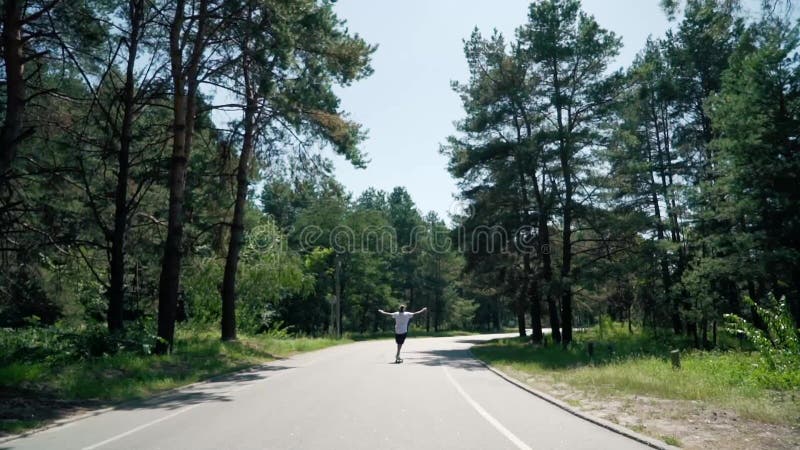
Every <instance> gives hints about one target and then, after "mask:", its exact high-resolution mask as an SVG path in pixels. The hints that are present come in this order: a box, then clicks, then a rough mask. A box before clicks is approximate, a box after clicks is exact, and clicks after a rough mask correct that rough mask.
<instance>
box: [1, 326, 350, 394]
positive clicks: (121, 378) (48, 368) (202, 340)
mask: <svg viewBox="0 0 800 450" xmlns="http://www.w3.org/2000/svg"><path fill="white" fill-rule="evenodd" d="M344 342H350V341H348V340H333V339H325V338H307V337H296V338H294V337H272V336H243V337H241V338H240V339H239V340H237V341H233V342H222V341H220V340H219V336H218V335H217V334H216V333H210V332H199V331H193V330H179V331H178V334H177V336H176V342H175V348H174V351H173V353H172V354H170V355H165V356H156V355H147V354H142V353H135V352H124V351H123V352H118V353H116V354H113V355H105V356H98V357H89V358H80V359H74V360H71V361H64V360H55V361H42V362H34V361H11V362H8V361H6V363H5V364H3V365H2V366H0V387H4V388H11V389H26V390H34V391H39V392H43V393H47V394H50V395H53V396H55V397H57V398H62V399H68V400H84V399H96V400H102V401H122V400H131V399H140V398H145V397H148V396H151V395H153V394H155V393H158V392H160V391H163V390H166V389H171V388H175V387H178V386H182V385H185V384H189V383H193V382H196V381H200V380H203V379H206V378H209V377H212V376H215V375H219V374H222V373H226V372H231V371H235V370H239V369H244V368H246V367H250V366H253V365H255V364H261V363H264V362H268V361H271V360H274V359H275V358H280V357H286V356H289V355H291V354H293V353H297V352H305V351H311V350H317V349H321V348H325V347H329V346H331V345H336V344H340V343H344Z"/></svg>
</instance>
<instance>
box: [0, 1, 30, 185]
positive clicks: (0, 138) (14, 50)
mask: <svg viewBox="0 0 800 450" xmlns="http://www.w3.org/2000/svg"><path fill="white" fill-rule="evenodd" d="M25 3H26V2H24V1H22V0H6V1H5V2H4V5H3V35H2V48H3V60H4V63H5V73H6V83H5V84H6V86H5V91H6V107H5V117H4V118H3V119H4V121H3V124H2V129H0V189H3V188H4V187H5V185H6V180H7V178H8V171H9V170H10V169H11V162H12V161H13V160H14V157H15V156H16V153H17V149H18V148H19V144H20V141H21V140H22V138H23V136H22V135H23V118H24V114H25V100H26V96H27V93H26V88H27V86H26V82H25V55H24V54H23V48H24V46H23V41H22V27H23V17H22V14H23V12H24V10H25V6H24V5H25Z"/></svg>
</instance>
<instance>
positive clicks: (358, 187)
mask: <svg viewBox="0 0 800 450" xmlns="http://www.w3.org/2000/svg"><path fill="white" fill-rule="evenodd" d="M529 3H530V2H529V1H523V0H494V1H492V0H405V1H393V2H390V1H386V0H339V1H338V2H337V3H336V6H335V10H336V12H337V14H338V15H339V17H340V18H342V19H345V20H347V25H348V28H349V29H350V31H351V32H355V33H358V34H359V35H360V36H362V37H363V38H364V39H366V40H367V42H370V43H373V44H378V45H379V48H378V51H377V52H376V53H375V55H374V58H373V61H372V67H373V68H374V69H375V73H374V74H373V75H372V76H371V77H370V78H368V79H366V80H362V81H359V82H357V83H355V84H353V85H352V86H351V87H348V88H345V89H340V90H339V94H340V96H341V99H342V108H343V109H344V110H345V111H348V112H349V113H350V116H351V118H352V119H354V120H356V121H358V122H360V123H362V124H364V126H365V127H366V128H367V129H368V130H369V139H368V140H367V141H366V142H365V143H364V145H363V149H364V150H365V151H366V152H367V153H368V154H369V158H370V159H371V162H370V164H369V165H368V167H367V168H366V169H364V170H357V169H353V168H352V167H351V166H349V164H348V163H347V162H346V161H344V160H343V159H342V158H338V157H336V158H335V162H336V177H337V179H339V180H340V181H341V182H342V183H344V185H345V186H346V187H347V188H348V189H349V190H351V191H352V192H353V193H354V194H355V195H358V194H360V193H361V192H362V191H363V190H365V189H366V188H368V187H370V186H374V187H376V188H378V189H383V190H385V191H390V190H391V189H392V188H394V187H395V186H405V187H406V188H407V189H408V191H409V193H410V194H411V196H412V198H413V199H414V201H415V202H416V203H417V206H418V207H419V208H420V210H422V212H423V213H425V212H427V211H436V212H438V213H439V214H440V215H441V216H442V217H443V218H445V219H447V212H448V210H449V209H450V206H451V204H452V202H453V194H455V192H456V184H455V180H453V179H452V178H451V177H450V174H449V173H448V172H447V161H446V159H445V158H444V157H443V156H441V155H440V154H439V144H441V143H443V142H444V141H445V138H446V137H447V136H448V135H451V134H453V132H454V131H455V129H454V126H453V122H454V121H456V120H458V119H460V118H461V116H462V110H461V104H460V100H459V99H458V96H457V95H456V94H455V93H454V92H453V91H452V90H451V89H450V81H451V80H459V81H465V80H466V78H467V74H468V71H467V66H466V62H465V60H464V54H463V43H462V39H464V38H466V37H468V36H469V34H470V33H471V32H472V29H473V28H474V27H475V26H477V27H478V28H479V29H480V30H481V32H483V33H484V34H488V33H490V32H491V30H492V29H493V28H497V29H498V30H499V31H500V32H502V33H503V34H504V35H506V36H507V37H509V38H510V37H513V32H514V30H515V29H516V28H517V27H518V26H520V25H521V24H523V23H524V22H525V21H526V18H527V10H528V5H529ZM658 3H659V1H658V0H583V9H584V10H585V11H587V12H588V13H590V14H592V15H594V16H595V18H596V19H597V21H598V22H599V23H600V25H601V26H603V27H604V28H607V29H610V30H612V31H614V32H615V33H617V34H618V35H621V36H622V39H623V44H624V48H623V50H622V52H621V54H620V56H619V58H618V61H617V64H618V65H619V66H627V65H629V64H630V62H631V61H632V60H633V58H634V56H635V55H636V53H637V52H638V51H639V49H641V48H642V47H643V46H644V42H645V40H646V39H647V36H648V35H651V34H652V35H654V36H660V35H662V34H663V33H664V32H665V31H666V29H667V28H668V26H669V24H668V22H667V19H666V16H665V15H664V13H663V12H662V11H661V9H660V8H659V6H658Z"/></svg>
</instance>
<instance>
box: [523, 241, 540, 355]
mask: <svg viewBox="0 0 800 450" xmlns="http://www.w3.org/2000/svg"><path fill="white" fill-rule="evenodd" d="M523 262H524V264H525V266H526V270H530V265H531V259H530V255H528V254H526V255H525V258H524V261H523ZM527 291H528V292H527V293H526V294H527V296H528V302H529V306H530V310H531V341H533V342H534V343H537V344H538V343H541V342H542V338H543V337H544V336H543V333H542V307H541V298H540V295H539V287H538V286H537V283H536V277H535V276H533V274H532V273H531V275H530V277H529V278H528V286H527Z"/></svg>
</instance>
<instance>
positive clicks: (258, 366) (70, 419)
mask: <svg viewBox="0 0 800 450" xmlns="http://www.w3.org/2000/svg"><path fill="white" fill-rule="evenodd" d="M356 343H357V342H347V343H342V344H336V345H331V346H329V347H325V348H320V349H316V350H311V351H308V352H297V353H293V354H290V355H287V356H284V357H276V358H274V359H272V360H270V361H265V362H263V363H259V364H253V365H251V366H247V367H243V368H240V369H233V370H229V371H227V372H222V373H218V374H215V375H213V376H210V377H208V378H204V379H202V380H198V381H195V382H193V383H189V384H184V385H182V386H177V387H174V388H172V389H167V390H165V391H162V392H159V393H157V394H155V395H152V396H149V397H145V398H139V399H133V400H125V401H121V402H117V403H114V404H112V405H111V406H106V407H105V408H100V409H93V410H91V411H87V412H84V413H78V414H75V415H72V416H69V417H64V418H62V419H57V420H54V421H52V422H48V423H46V424H44V425H41V426H39V427H36V428H31V429H29V430H26V431H23V432H22V433H19V434H12V435H9V436H4V437H0V444H5V443H6V442H10V441H14V440H17V439H22V438H26V437H28V436H31V435H33V434H37V433H41V432H44V431H47V430H50V429H53V428H58V427H61V426H64V425H68V424H70V423H73V422H77V421H79V420H83V419H88V418H90V417H94V416H99V415H100V414H104V413H107V412H109V411H113V410H115V409H117V408H120V407H123V406H125V405H129V404H131V403H136V402H142V401H148V400H152V399H154V398H158V397H160V396H163V395H169V394H172V393H175V392H178V391H181V390H183V389H189V388H193V387H196V386H200V385H202V384H207V383H213V382H214V380H217V379H219V378H223V377H227V376H230V375H233V374H236V373H239V372H247V371H250V370H259V369H261V368H263V367H266V366H269V365H270V364H274V363H275V362H276V361H286V360H289V359H291V358H294V357H295V356H300V355H308V354H312V353H316V352H321V351H325V350H328V349H331V348H336V347H342V346H345V345H351V344H356Z"/></svg>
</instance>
